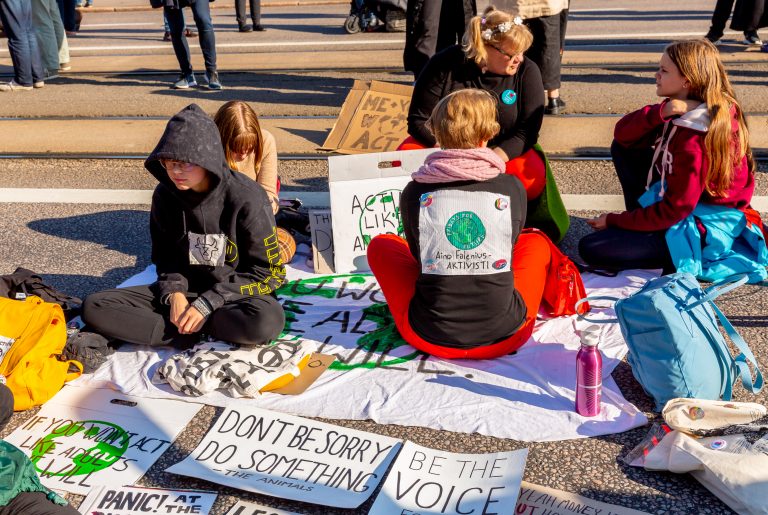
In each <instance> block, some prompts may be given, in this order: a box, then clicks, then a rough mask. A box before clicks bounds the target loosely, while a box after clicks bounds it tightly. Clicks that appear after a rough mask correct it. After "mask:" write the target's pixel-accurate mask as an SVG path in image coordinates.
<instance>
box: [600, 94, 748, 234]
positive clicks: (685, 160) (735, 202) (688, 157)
mask: <svg viewBox="0 0 768 515" xmlns="http://www.w3.org/2000/svg"><path fill="white" fill-rule="evenodd" d="M663 105H664V103H663V102H662V103H661V104H655V105H649V106H645V107H643V108H642V109H638V110H637V111H635V112H633V113H629V114H628V115H626V116H624V117H623V118H622V119H621V120H619V122H618V123H617V124H616V128H615V130H614V138H615V139H616V141H617V142H618V143H619V144H620V145H622V146H624V147H628V148H632V147H635V148H637V147H649V146H652V145H654V142H656V140H657V138H659V137H660V136H661V133H662V130H663V128H664V124H665V122H667V121H669V120H665V119H663V118H662V116H661V110H662V107H663ZM735 115H736V111H735V109H731V130H732V134H733V142H734V148H736V147H737V145H738V130H739V124H738V121H737V120H736V117H735ZM673 127H674V128H675V133H674V135H673V136H672V138H671V140H670V141H669V146H668V147H667V150H668V152H669V154H668V159H669V157H671V160H672V161H671V167H670V168H668V169H667V173H666V174H665V176H664V178H665V182H666V191H665V193H664V197H663V198H662V199H661V200H660V201H659V202H657V203H655V204H653V205H650V206H648V207H645V208H640V209H634V210H632V211H624V212H623V213H611V214H609V215H608V219H607V223H608V226H610V227H619V228H622V229H628V230H632V231H661V230H665V229H669V228H670V227H672V226H673V225H675V224H676V223H677V222H679V221H680V220H683V219H684V218H686V217H687V216H688V215H689V214H691V212H692V211H693V209H694V208H695V207H696V204H698V203H699V202H706V203H708V204H717V205H721V206H727V207H734V208H737V209H742V208H745V207H748V206H749V204H750V202H751V200H752V193H753V191H754V189H755V178H754V176H753V174H752V173H751V172H750V171H749V167H748V165H747V159H746V157H745V158H744V159H742V160H741V161H739V162H736V163H735V164H734V175H733V183H732V184H731V187H730V188H729V189H728V192H727V193H726V195H725V196H723V197H713V196H711V195H710V194H709V193H707V192H706V175H707V167H708V160H707V155H706V150H705V147H704V138H705V137H706V135H707V130H708V128H709V115H708V114H707V110H706V106H705V105H703V104H702V105H701V106H699V107H698V108H696V109H694V110H693V111H689V112H688V113H686V114H685V115H683V116H681V117H679V118H675V119H673V120H672V121H671V122H670V126H669V127H668V128H667V134H669V133H670V132H671V129H672V128H673ZM656 144H657V145H664V146H666V143H665V142H657V143H656ZM662 154H663V152H660V153H659V156H658V158H657V159H656V162H654V164H653V167H654V172H653V173H654V177H653V180H652V181H654V182H655V181H657V180H659V179H660V176H661V161H662Z"/></svg>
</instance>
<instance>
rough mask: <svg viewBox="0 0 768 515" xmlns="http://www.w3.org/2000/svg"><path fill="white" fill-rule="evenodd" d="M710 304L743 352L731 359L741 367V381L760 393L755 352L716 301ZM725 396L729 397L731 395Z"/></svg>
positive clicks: (760, 376) (760, 384)
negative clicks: (750, 364) (753, 374)
mask: <svg viewBox="0 0 768 515" xmlns="http://www.w3.org/2000/svg"><path fill="white" fill-rule="evenodd" d="M745 277H746V276H745ZM710 306H712V309H714V311H715V313H716V314H717V318H719V319H720V323H721V324H722V325H723V328H724V329H725V332H726V333H727V334H728V337H729V338H730V339H731V341H732V342H733V343H734V344H735V345H736V347H737V348H738V349H739V351H741V353H740V354H739V355H738V356H736V358H733V357H731V360H733V361H734V363H735V364H736V367H737V368H738V369H739V375H740V376H741V383H742V384H743V385H744V388H746V389H747V391H749V392H750V393H753V394H754V393H758V392H759V391H760V390H762V389H763V374H762V372H760V368H759V367H758V366H757V360H755V356H754V354H752V351H751V350H750V348H749V345H747V342H745V341H744V338H742V337H741V335H740V334H739V333H738V332H737V331H736V329H734V327H733V325H731V322H730V321H729V320H728V319H727V318H726V316H725V315H724V314H723V312H722V311H720V308H718V307H717V306H716V305H715V303H714V302H711V303H710ZM748 362H749V363H752V367H753V368H754V369H755V380H754V381H752V373H751V372H750V370H749V363H748ZM728 386H730V385H728ZM723 398H725V399H729V398H730V396H728V397H723Z"/></svg>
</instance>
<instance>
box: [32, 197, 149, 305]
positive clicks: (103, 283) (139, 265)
mask: <svg viewBox="0 0 768 515" xmlns="http://www.w3.org/2000/svg"><path fill="white" fill-rule="evenodd" d="M27 227H29V228H30V229H32V230H33V231H37V232H39V233H42V234H46V235H50V236H56V237H59V238H63V239H66V240H72V241H75V242H91V243H96V244H98V245H101V246H103V248H104V249H106V250H111V251H114V252H119V253H121V254H124V255H126V256H132V257H134V258H135V263H136V264H135V265H134V266H117V267H114V268H111V269H109V270H106V271H105V272H104V273H103V274H102V275H100V276H96V275H77V274H74V275H73V274H43V276H44V279H45V280H46V281H49V282H50V284H51V285H52V286H54V287H55V288H59V289H61V290H62V291H65V292H67V293H69V294H71V295H77V296H79V297H83V296H85V295H87V294H89V293H93V292H95V291H99V290H103V289H107V288H114V287H115V286H116V285H118V284H119V283H121V282H123V281H124V280H125V279H128V278H129V277H131V276H133V275H135V274H136V273H138V272H139V271H141V270H143V269H144V268H145V267H146V266H147V265H148V264H149V263H150V248H151V245H150V239H149V213H148V212H147V211H139V210H130V209H125V210H118V211H102V212H99V213H90V214H84V215H77V216H70V217H65V218H47V219H40V220H35V221H32V222H29V223H28V224H27ZM65 251H66V252H76V251H77V247H74V248H71V247H67V250H65ZM84 254H86V255H84V256H82V257H81V258H80V259H82V260H87V259H89V257H88V256H87V251H85V250H84ZM93 265H95V266H98V265H99V264H98V263H93Z"/></svg>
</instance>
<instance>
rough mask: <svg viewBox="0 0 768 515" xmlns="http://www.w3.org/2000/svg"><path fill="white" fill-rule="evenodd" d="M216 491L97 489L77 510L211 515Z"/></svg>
mask: <svg viewBox="0 0 768 515" xmlns="http://www.w3.org/2000/svg"><path fill="white" fill-rule="evenodd" d="M216 496H217V494H216V493H214V492H201V491H196V490H162V489H158V488H137V487H129V486H124V487H122V488H107V487H101V488H94V489H93V490H92V491H91V493H90V494H89V495H88V497H86V498H85V500H84V501H83V504H81V505H80V507H79V508H78V509H77V511H79V512H80V513H82V514H83V515H136V514H137V513H167V514H174V513H195V514H199V515H208V513H209V512H210V511H211V508H213V503H214V502H216Z"/></svg>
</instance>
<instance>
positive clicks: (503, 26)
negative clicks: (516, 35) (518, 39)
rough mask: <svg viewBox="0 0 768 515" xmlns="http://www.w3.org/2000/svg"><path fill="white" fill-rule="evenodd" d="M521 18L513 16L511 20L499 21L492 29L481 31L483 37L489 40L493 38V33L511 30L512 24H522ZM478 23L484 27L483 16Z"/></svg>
mask: <svg viewBox="0 0 768 515" xmlns="http://www.w3.org/2000/svg"><path fill="white" fill-rule="evenodd" d="M522 24H523V19H522V18H521V17H520V16H515V18H514V19H513V20H512V21H505V22H504V23H499V24H498V25H496V27H494V28H492V29H485V30H484V31H483V32H482V36H483V39H484V40H485V41H490V40H491V39H493V36H494V34H506V33H507V32H509V31H510V30H512V25H522ZM480 25H482V26H483V27H485V18H482V19H481V20H480Z"/></svg>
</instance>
